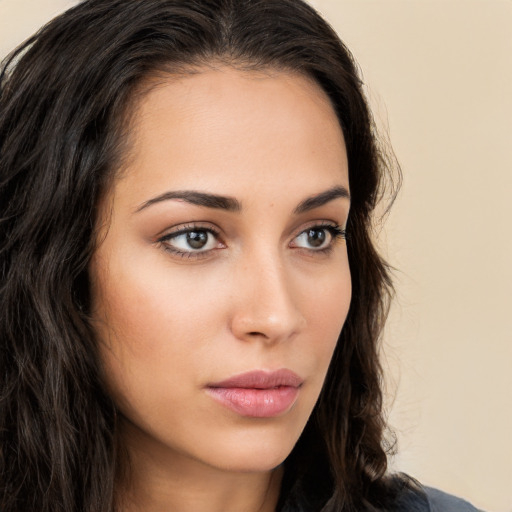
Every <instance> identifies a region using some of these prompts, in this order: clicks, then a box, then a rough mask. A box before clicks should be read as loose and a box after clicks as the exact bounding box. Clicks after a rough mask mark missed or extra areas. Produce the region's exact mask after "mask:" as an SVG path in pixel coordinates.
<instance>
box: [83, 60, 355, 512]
mask: <svg viewBox="0 0 512 512" xmlns="http://www.w3.org/2000/svg"><path fill="white" fill-rule="evenodd" d="M147 85H148V89H147V90H146V92H145V94H143V95H140V96H139V100H138V105H137V108H136V109H135V111H134V115H133V118H132V124H131V126H132V129H131V135H130V139H131V148H130V152H129V155H128V159H127V160H126V162H127V163H126V165H125V166H124V167H123V168H122V169H121V170H120V173H119V177H118V178H117V179H116V180H115V183H114V184H113V186H112V187H111V190H110V191H109V193H108V194H107V195H106V197H105V198H104V200H103V202H102V204H101V205H100V211H101V215H100V222H99V225H98V226H99V227H98V231H99V234H98V247H97V250H96V252H95V254H94V257H93V260H92V262H91V266H90V274H91V281H92V303H93V304H92V306H93V307H92V315H93V319H94V326H95V328H96V330H97V333H98V337H99V339H100V342H101V343H100V345H101V346H100V356H101V359H102V362H103V365H104V372H105V379H106V381H107V386H108V388H109V390H110V392H111V394H112V396H113V397H114V399H115V401H116V404H117V406H118V409H119V413H120V417H121V442H122V443H123V444H124V445H125V446H126V448H127V451H128V453H129V455H130V460H131V477H130V479H129V480H126V481H125V482H124V487H123V488H122V489H121V494H122V496H123V497H124V500H123V503H124V508H123V511H124V512H142V511H144V512H164V511H165V512H168V511H177V512H205V511H208V512H256V511H260V512H270V511H274V510H275V506H276V503H277V499H278V494H279V488H280V482H281V477H282V474H281V473H282V469H281V468H282V467H281V466H280V465H281V463H282V462H283V461H284V459H285V458H286V457H287V456H288V454H289V453H290V451H291V450H292V448H293V446H294V445H295V443H296V441H297V439H298V438H299V436H300V434H301V432H302V430H303V428H304V426H305V424H306V422H307V420H308V418H309V416H310V414H311V411H312V409H313V407H314V405H315V403H316V401H317V399H318V396H319V393H320V390H321V388H322V384H323V382H324V379H325V375H326V372H327V369H328V366H329V362H330V360H331V357H332V353H333V350H334V348H335V345H336V342H337V339H338V336H339V333H340V331H341V329H342V326H343V323H344V321H345V318H346V315H347V312H348V308H349V304H350V297H351V281H350V270H349V264H348V258H347V250H346V241H345V238H344V236H343V233H342V230H343V229H344V228H345V226H346V222H347V217H348V213H349V206H350V200H349V198H348V192H349V182H348V164H347V156H346V149H345V144H344V140H343V134H342V131H341V129H340V126H339V122H338V120H337V118H336V115H335V113H334V110H333V108H332V106H331V104H330V102H329V99H328V98H327V96H326V95H325V93H324V92H323V91H322V90H321V88H319V87H318V86H317V85H316V84H314V83H313V82H312V81H311V80H309V79H308V78H305V77H303V76H300V75H297V74H292V73H288V72H284V71H275V70H269V71H265V72H263V71H262V72H254V71H251V72H244V71H240V70H236V69H233V68H231V67H227V66H221V65H219V67H216V68H214V67H208V68H204V69H201V70H199V72H195V73H193V74H190V75H182V76H179V77H177V76H168V77H164V78H162V77H160V78H159V79H158V81H153V82H152V83H151V84H147ZM185 191H186V193H184V192H185ZM344 191H345V193H344ZM190 192H193V193H192V194H191V193H190ZM198 193H199V194H200V195H198ZM211 195H215V196H222V197H221V199H219V198H215V201H213V202H212V200H211V197H210V196H211ZM308 199H312V200H310V201H307V200H308ZM283 368H286V369H289V370H292V371H293V372H295V373H296V374H298V375H299V376H300V377H301V378H302V379H303V380H304V382H303V384H302V386H301V387H300V389H299V393H298V396H297V399H296V400H295V402H294V403H293V404H292V405H291V406H290V407H289V408H288V409H287V410H286V411H285V412H283V413H282V414H279V415H278V416H275V417H270V418H252V417H246V416H243V415H240V414H237V413H236V412H235V411H233V410H231V409H230V408H228V407H225V406H224V405H223V404H220V403H218V402H217V401H215V400H213V399H212V397H211V396H210V395H209V393H208V391H207V390H208V384H211V383H212V382H218V381H221V380H224V379H227V378H229V377H232V376H234V375H238V374H240V373H244V372H247V371H251V370H265V371H274V370H278V369H283Z"/></svg>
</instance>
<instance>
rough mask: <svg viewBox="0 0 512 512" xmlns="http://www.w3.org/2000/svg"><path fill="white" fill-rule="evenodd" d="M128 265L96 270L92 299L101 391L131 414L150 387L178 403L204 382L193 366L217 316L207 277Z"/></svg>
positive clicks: (147, 265)
mask: <svg viewBox="0 0 512 512" xmlns="http://www.w3.org/2000/svg"><path fill="white" fill-rule="evenodd" d="M133 261H134V262H133V264H132V262H131V261H130V260H123V261H117V264H114V263H115V261H114V260H113V259H110V260H109V262H110V264H109V268H108V269H104V270H103V271H102V270H101V266H99V265H98V269H97V272H96V273H97V277H96V280H95V281H96V283H101V284H100V285H97V286H96V287H95V291H94V294H93V295H94V297H95V300H94V316H95V318H96V322H95V327H96V330H97V332H98V335H99V339H100V354H101V358H102V361H103V366H104V373H105V377H106V380H107V385H108V387H109V388H110V391H111V393H112V394H113V395H114V397H115V398H116V401H117V402H118V404H119V405H120V406H121V407H123V406H122V404H123V403H124V404H128V403H130V404H132V406H133V408H136V405H135V404H136V403H139V402H143V401H145V400H148V399H149V395H152V394H153V395H154V393H155V390H158V389H160V390H164V389H167V390H171V389H173V390H175V395H176V399H179V394H180V393H181V392H183V393H185V392H186V391H187V386H194V385H197V383H198V382H200V381H201V379H202V378H204V377H203V376H202V375H201V374H200V368H201V367H200V365H198V364H197V361H200V360H202V359H203V358H206V357H207V356H208V351H209V350H211V347H212V346H213V338H214V336H215V333H216V332H218V331H219V329H220V328H221V318H222V316H221V306H220V303H219V301H214V300H212V297H214V296H215V289H216V288H217V287H218V286H217V284H216V282H215V281H214V280H213V279H210V280H208V279H205V278H204V276H200V275H194V273H193V272H192V275H191V273H190V272H189V273H188V274H187V273H186V272H183V271H181V272H171V271H170V270H169V269H162V265H160V266H156V265H155V264H154V262H151V261H141V260H140V259H139V260H135V259H134V260H133ZM135 262H136V264H135ZM181 270H183V269H181ZM186 274H187V275H186ZM210 355H211V354H210ZM171 398H172V397H171ZM152 399H154V398H152ZM131 408H132V407H131Z"/></svg>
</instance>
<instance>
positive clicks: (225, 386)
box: [206, 369, 304, 418]
mask: <svg viewBox="0 0 512 512" xmlns="http://www.w3.org/2000/svg"><path fill="white" fill-rule="evenodd" d="M303 382H304V381H303V379H301V378H300V377H299V376H298V375H297V374H296V373H294V372H292V371H291V370H287V369H281V370H277V371H274V372H266V371H263V370H256V371H251V372H247V373H242V374H240V375H235V376H234V377H230V378H228V379H226V380H223V381H220V382H215V383H212V384H209V385H208V386H206V391H207V393H208V394H209V395H210V396H211V397H212V398H213V399H214V400H216V401H217V402H219V403H220V404H221V405H223V406H225V407H227V408H228V409H231V410H232V411H233V412H235V413H237V414H239V415H241V416H246V417H250V418H272V417H276V416H281V415H283V414H285V413H286V412H288V411H289V410H290V409H291V408H292V406H293V404H294V403H295V401H296V400H297V397H298V395H299V391H300V388H301V386H302V384H303Z"/></svg>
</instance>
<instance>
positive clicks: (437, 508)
mask: <svg viewBox="0 0 512 512" xmlns="http://www.w3.org/2000/svg"><path fill="white" fill-rule="evenodd" d="M424 489H425V493H426V495H427V498H428V503H429V506H430V510H429V512H478V509H476V508H475V507H474V506H473V505H471V503H468V502H467V501H465V500H463V499H461V498H457V497H455V496H452V495H451V494H446V493H445V492H443V491H439V490H438V489H432V487H424ZM480 512H481V511H480Z"/></svg>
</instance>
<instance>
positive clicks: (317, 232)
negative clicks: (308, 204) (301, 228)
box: [308, 229, 327, 247]
mask: <svg viewBox="0 0 512 512" xmlns="http://www.w3.org/2000/svg"><path fill="white" fill-rule="evenodd" d="M326 238H327V236H326V233H325V229H310V230H309V231H308V243H309V245H311V247H320V246H321V245H323V244H324V243H325V240H326Z"/></svg>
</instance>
